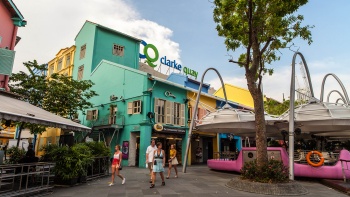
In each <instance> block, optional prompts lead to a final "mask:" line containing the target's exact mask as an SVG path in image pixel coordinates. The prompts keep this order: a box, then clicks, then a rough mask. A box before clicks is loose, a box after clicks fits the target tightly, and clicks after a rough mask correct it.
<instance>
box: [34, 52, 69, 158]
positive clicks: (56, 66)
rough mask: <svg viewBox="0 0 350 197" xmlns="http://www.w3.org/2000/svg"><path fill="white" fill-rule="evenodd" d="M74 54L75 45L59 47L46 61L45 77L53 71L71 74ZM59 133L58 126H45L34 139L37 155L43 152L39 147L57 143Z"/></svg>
mask: <svg viewBox="0 0 350 197" xmlns="http://www.w3.org/2000/svg"><path fill="white" fill-rule="evenodd" d="M74 54H75V45H73V46H71V47H69V48H68V47H67V48H63V49H61V50H60V51H59V52H58V53H57V54H56V56H55V58H53V59H52V60H51V61H49V62H48V68H47V77H48V78H50V76H51V75H52V74H54V73H58V74H61V75H66V76H72V75H73V67H74V64H73V62H74ZM60 135H61V129H59V128H47V129H46V131H45V132H43V133H42V134H41V135H38V137H37V141H36V146H35V149H36V152H37V154H38V155H42V154H43V152H41V151H40V148H41V147H42V146H44V145H48V144H57V143H58V141H59V137H60Z"/></svg>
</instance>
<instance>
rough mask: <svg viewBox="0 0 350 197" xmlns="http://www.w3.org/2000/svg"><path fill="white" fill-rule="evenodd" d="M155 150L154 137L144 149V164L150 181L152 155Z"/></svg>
mask: <svg viewBox="0 0 350 197" xmlns="http://www.w3.org/2000/svg"><path fill="white" fill-rule="evenodd" d="M155 150H157V147H156V141H155V140H154V139H152V140H151V145H149V146H148V147H147V150H146V166H147V167H148V169H149V175H150V181H149V182H150V183H152V168H153V163H152V162H153V156H154V151H155Z"/></svg>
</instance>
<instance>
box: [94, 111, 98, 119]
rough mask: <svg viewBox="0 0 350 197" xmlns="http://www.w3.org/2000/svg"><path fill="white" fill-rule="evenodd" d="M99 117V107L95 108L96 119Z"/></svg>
mask: <svg viewBox="0 0 350 197" xmlns="http://www.w3.org/2000/svg"><path fill="white" fill-rule="evenodd" d="M97 119H98V109H95V118H94V120H97Z"/></svg>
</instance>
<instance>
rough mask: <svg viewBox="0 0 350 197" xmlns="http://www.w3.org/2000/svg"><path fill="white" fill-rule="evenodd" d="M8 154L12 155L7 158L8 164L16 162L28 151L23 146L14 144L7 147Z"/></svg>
mask: <svg viewBox="0 0 350 197" xmlns="http://www.w3.org/2000/svg"><path fill="white" fill-rule="evenodd" d="M6 154H8V155H9V156H10V157H9V159H8V160H6V163H7V164H16V163H18V161H19V160H20V159H22V158H23V157H24V155H25V154H26V151H25V150H24V149H22V148H18V147H16V146H13V147H11V148H9V149H7V151H6Z"/></svg>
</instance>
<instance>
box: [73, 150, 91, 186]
mask: <svg viewBox="0 0 350 197" xmlns="http://www.w3.org/2000/svg"><path fill="white" fill-rule="evenodd" d="M71 150H72V152H73V153H74V155H76V158H77V159H78V162H77V164H76V168H77V170H78V182H79V183H85V182H86V179H87V168H88V166H89V165H90V164H91V162H93V155H92V152H91V150H90V148H89V147H88V146H87V145H86V144H85V143H80V144H75V145H74V146H73V147H72V148H71Z"/></svg>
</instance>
